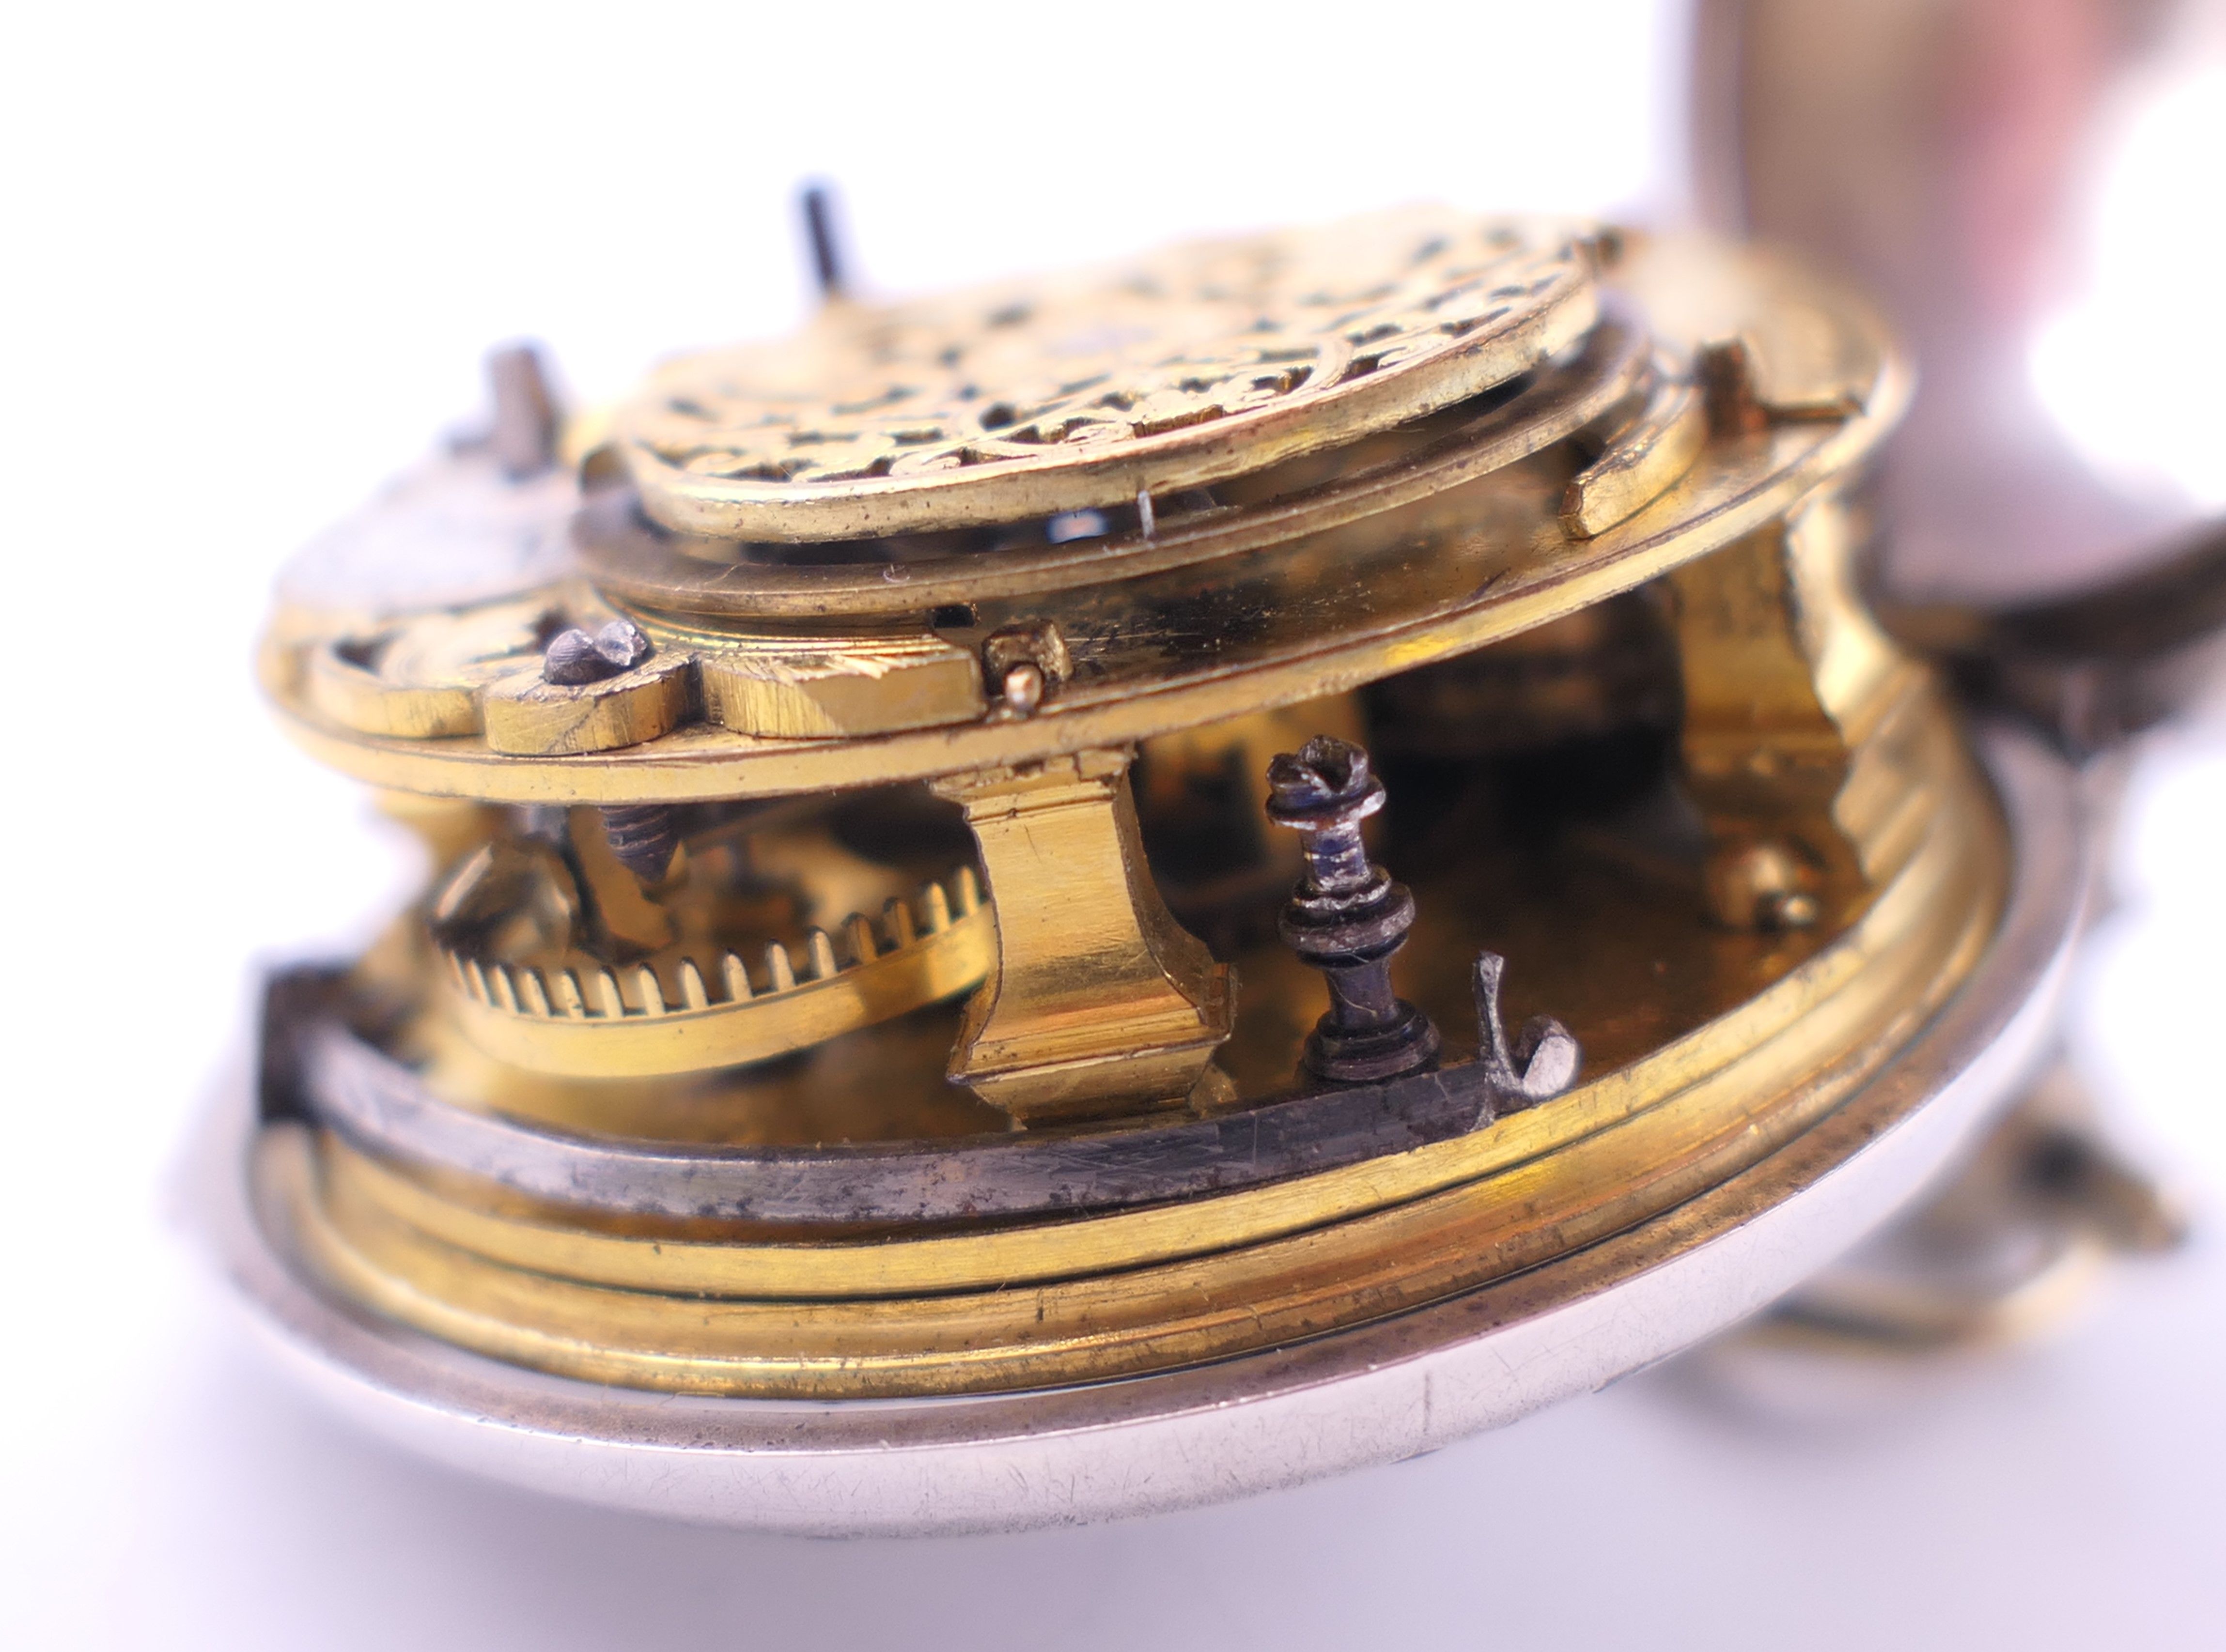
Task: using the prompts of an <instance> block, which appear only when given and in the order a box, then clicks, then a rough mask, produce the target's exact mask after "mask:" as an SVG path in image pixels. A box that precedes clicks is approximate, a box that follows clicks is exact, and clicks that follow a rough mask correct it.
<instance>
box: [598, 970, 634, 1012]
mask: <svg viewBox="0 0 2226 1652" xmlns="http://www.w3.org/2000/svg"><path fill="white" fill-rule="evenodd" d="M595 1003H596V1006H597V1007H599V1008H600V1009H601V1011H602V1013H603V1019H604V1020H611V1021H615V1020H618V1019H619V1018H620V1017H621V1016H623V1015H624V1014H625V1013H626V1001H625V1000H624V999H622V998H620V996H619V978H618V977H617V976H616V975H613V974H612V973H611V972H610V971H609V970H607V969H598V970H596V971H595Z"/></svg>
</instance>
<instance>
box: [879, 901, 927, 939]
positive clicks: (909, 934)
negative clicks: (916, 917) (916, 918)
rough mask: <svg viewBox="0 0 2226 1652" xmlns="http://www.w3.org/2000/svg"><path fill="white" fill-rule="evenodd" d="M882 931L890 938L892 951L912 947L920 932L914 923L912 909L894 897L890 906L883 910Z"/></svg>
mask: <svg viewBox="0 0 2226 1652" xmlns="http://www.w3.org/2000/svg"><path fill="white" fill-rule="evenodd" d="M881 929H882V932H883V933H885V934H886V935H887V937H889V947H890V949H891V950H897V949H899V948H902V947H907V946H910V945H911V944H913V942H914V941H916V940H918V939H919V929H918V928H917V927H916V926H915V925H914V924H913V917H912V907H911V906H910V905H908V904H906V902H905V901H903V900H900V899H898V898H897V897H895V896H894V895H892V896H891V897H890V898H889V904H888V905H886V906H884V907H882V908H881Z"/></svg>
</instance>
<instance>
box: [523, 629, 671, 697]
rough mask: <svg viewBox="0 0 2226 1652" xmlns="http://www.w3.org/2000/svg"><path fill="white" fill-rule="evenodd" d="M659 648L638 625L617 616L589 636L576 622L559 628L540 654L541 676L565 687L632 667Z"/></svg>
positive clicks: (614, 674) (549, 681)
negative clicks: (561, 628) (566, 628)
mask: <svg viewBox="0 0 2226 1652" xmlns="http://www.w3.org/2000/svg"><path fill="white" fill-rule="evenodd" d="M655 651H656V645H654V644H653V643H652V642H651V641H650V640H649V638H648V637H647V635H646V634H645V633H644V632H643V631H642V628H641V627H640V626H637V625H636V624H634V622H633V620H631V619H614V620H612V621H611V622H610V623H609V624H608V625H607V626H604V627H603V628H602V629H601V631H599V632H596V633H595V635H594V636H592V637H590V636H589V635H588V633H587V632H584V631H582V630H581V629H580V627H579V626H571V627H570V628H569V629H568V630H564V631H560V632H557V633H556V635H555V636H554V637H551V638H550V639H549V646H548V647H547V648H546V649H545V650H544V651H543V652H542V655H541V680H542V681H543V682H544V683H558V684H560V685H562V686H563V687H566V688H577V687H579V686H580V685H581V684H582V683H600V682H601V681H602V680H603V679H604V678H605V677H616V676H618V675H619V674H620V672H622V671H631V670H633V668H634V667H635V666H637V665H639V664H641V663H642V662H643V661H644V660H646V659H647V658H649V657H650V655H651V654H652V653H654V652H655Z"/></svg>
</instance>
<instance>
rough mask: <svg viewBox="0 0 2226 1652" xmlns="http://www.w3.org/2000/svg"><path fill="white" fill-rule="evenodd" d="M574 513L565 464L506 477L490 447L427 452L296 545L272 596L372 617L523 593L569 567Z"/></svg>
mask: <svg viewBox="0 0 2226 1652" xmlns="http://www.w3.org/2000/svg"><path fill="white" fill-rule="evenodd" d="M579 508H580V486H579V481H578V479H577V478H576V475H575V474H574V473H573V471H572V469H571V467H569V466H564V465H558V466H556V467H551V468H550V469H546V470H542V471H539V472H537V473H532V474H529V475H525V476H521V477H517V478H513V477H512V475H511V474H510V473H508V472H506V470H505V468H504V467H503V464H502V461H500V460H499V458H498V457H497V455H496V454H495V453H494V451H493V448H491V447H480V448H466V449H464V450H462V451H457V452H448V453H439V454H432V455H431V456H429V457H428V458H426V459H425V460H423V461H421V462H420V463H419V464H417V466H416V467H413V468H412V469H410V470H408V471H405V472H404V473H403V474H401V475H400V476H397V477H396V478H395V479H394V480H392V481H391V482H389V483H388V484H387V485H386V486H385V489H384V490H383V491H382V492H380V493H379V494H378V496H377V497H376V498H374V499H371V500H370V501H369V502H367V503H366V504H365V505H363V506H362V507H361V508H360V509H359V510H358V511H356V512H355V513H354V514H353V516H350V517H347V518H345V519H344V520H342V521H340V522H339V523H336V524H334V525H333V526H332V527H331V528H328V529H327V530H326V531H324V532H323V533H321V534H319V535H318V536H317V537H315V539H312V540H311V541H309V543H307V544H305V545H303V546H302V548H301V550H298V551H296V552H295V553H294V556H293V557H292V558H291V559H290V560H289V562H287V563H286V566H285V567H284V568H283V569H281V570H280V572H279V575H278V587H277V596H278V600H279V602H280V603H281V604H283V605H284V606H285V607H289V608H296V609H301V610H303V611H306V612H309V613H341V614H350V615H353V614H365V615H371V616H378V615H385V614H392V613H408V612H410V611H412V610H416V609H424V608H437V607H448V606H452V605H460V604H463V603H467V602H480V601H485V600H489V599H491V598H493V597H499V596H507V595H509V594H512V592H516V591H525V590H531V589H532V588H535V587H537V586H541V585H546V584H548V583H550V581H554V580H559V579H562V578H563V577H564V576H565V575H567V574H569V572H570V571H571V569H572V543H571V539H570V537H569V526H570V523H571V519H572V513H573V512H574V511H576V510H578V509H579Z"/></svg>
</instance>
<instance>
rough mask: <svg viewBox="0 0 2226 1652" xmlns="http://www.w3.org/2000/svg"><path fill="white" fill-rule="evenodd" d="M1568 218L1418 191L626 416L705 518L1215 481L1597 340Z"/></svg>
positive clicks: (779, 345) (652, 393) (944, 513)
mask: <svg viewBox="0 0 2226 1652" xmlns="http://www.w3.org/2000/svg"><path fill="white" fill-rule="evenodd" d="M1596 311H1597V303H1596V300H1595V296H1594V292H1593V255H1592V251H1591V249H1590V244H1589V243H1588V242H1587V241H1586V240H1585V239H1583V238H1580V237H1579V236H1578V235H1576V234H1574V233H1573V232H1572V226H1569V225H1568V224H1567V223H1566V222H1561V221H1556V220H1543V219H1534V220H1526V219H1478V218H1473V217H1471V216H1468V215H1466V214H1463V213H1454V212H1452V211H1450V210H1448V209H1446V208H1442V207H1415V208H1409V209H1406V210H1403V211H1401V212H1396V213H1383V214H1378V215H1376V216H1372V217H1369V218H1364V219H1351V220H1349V221H1346V222H1344V223H1339V224H1333V225H1328V226H1322V227H1320V228H1317V229H1313V230H1310V231H1296V232H1285V233H1282V234H1274V235H1260V236H1253V237H1249V238H1242V239H1233V240H1221V241H1204V242H1196V243H1192V244H1189V245H1182V246H1178V247H1172V248H1168V249H1167V250H1165V251H1161V252H1159V253H1157V254H1154V255H1151V256H1148V257H1143V258H1141V259H1138V260H1135V261H1133V262H1130V263H1126V264H1116V265H1109V266H1105V267H1103V268H1099V269H1094V270H1085V271H1082V272H1079V273H1077V274H1073V275H1069V276H1060V277H1053V278H1050V279H1046V280H1042V281H1038V282H1034V283H1027V284H1008V285H1004V286H999V287H994V288H988V289H977V290H971V291H967V292H962V293H957V294H954V295H948V296H943V297H937V298H931V299H922V300H919V301H915V302H909V303H905V304H899V305H892V306H888V307H886V308H865V307H859V306H855V305H849V304H841V303H838V304H835V305H830V307H829V308H827V309H826V310H825V311H824V312H823V313H822V314H821V315H820V316H819V317H818V318H817V320H816V321H814V323H813V324H812V325H811V327H807V328H806V329H805V330H804V331H803V332H801V333H799V334H797V335H795V336H793V337H792V338H789V339H785V340H777V341H771V342H766V343H761V344H755V345H746V346H738V347H735V348H733V349H728V350H723V351H718V352H715V353H709V354H705V355H701V356H696V357H692V358H689V359H684V360H682V361H680V362H677V363H675V364H674V365H671V366H670V367H668V368H666V369H665V371H664V372H662V373H660V374H659V375H658V376H657V377H656V378H654V379H652V382H651V385H650V388H649V390H648V391H647V392H646V394H645V395H643V396H642V397H640V398H639V400H637V401H635V402H634V403H632V404H630V405H629V406H627V407H626V408H625V409H623V410H620V413H619V414H618V416H617V417H616V419H615V421H614V426H613V429H614V440H615V442H616V443H617V445H618V448H619V451H620V455H621V456H622V458H623V459H624V461H625V463H626V467H627V469H628V470H629V471H630V472H631V473H632V474H633V480H634V481H635V483H636V485H637V486H639V489H640V491H641V496H642V502H643V505H644V506H645V507H646V510H647V511H648V512H649V514H650V515H651V516H652V518H655V519H656V520H657V521H658V522H659V523H661V524H664V525H665V526H666V527H668V528H671V529H673V530H675V531H679V532H684V533H696V534H709V535H714V536H717V537H726V538H735V539H748V540H765V541H785V542H795V541H805V540H828V539H855V538H867V537H877V536H881V535H885V534H892V533H909V532H920V531H933V530H937V529H944V528H954V527H963V526H968V525H972V524H983V523H992V522H1002V521H1010V520H1014V519H1017V518H1024V517H1030V516H1046V515H1050V514H1053V513H1055V512H1059V511H1073V510H1077V509H1079V508H1084V507H1093V506H1099V505H1116V504H1121V503H1123V502H1126V501H1129V500H1132V499H1135V497H1136V495H1137V494H1138V493H1139V492H1163V491H1177V490H1181V489H1185V488H1190V487H1197V486H1203V485H1205V484H1208V483H1211V482H1214V481H1217V480H1222V479H1224V478H1226V477H1230V476H1235V475H1239V474H1243V473H1246V472H1250V471H1253V470H1257V469H1259V468H1261V467H1262V466H1265V465H1269V464H1273V463H1275V462H1276V461H1280V460H1283V459H1288V458H1290V457H1293V456H1294V455H1296V454H1305V453H1311V452H1315V451H1318V450H1320V449H1321V448H1328V447H1332V446H1335V445H1337V444H1339V443H1341V442H1349V441H1351V440H1352V439H1353V438H1354V437H1356V436H1358V435H1365V434H1367V433H1369V432H1371V431H1375V430H1381V429H1387V428H1389V427H1390V426H1392V425H1395V424H1398V423H1403V422H1404V421H1406V420H1408V419H1411V418H1414V417H1416V416H1420V415H1422V414H1426V413H1429V412H1432V411H1434V410H1437V409H1439V408H1441V407H1447V406H1449V405H1451V404H1452V403H1455V402H1459V401H1461V400H1464V399H1466V397H1471V396H1474V395H1476V394H1478V393H1479V392H1480V391H1485V390H1488V389H1490V388H1491V387H1492V386H1493V385H1495V384H1504V382H1506V381H1507V380H1508V379H1510V378H1514V377H1516V376H1517V374H1519V373H1521V372H1524V371H1525V370H1527V369H1528V368H1530V366H1532V365H1535V364H1536V362H1538V361H1540V360H1541V359H1544V358H1545V357H1547V356H1549V355H1551V354H1554V353H1557V352H1559V351H1560V350H1561V349H1563V348H1564V347H1566V346H1568V345H1569V344H1571V343H1574V341H1575V340H1578V339H1579V338H1580V337H1582V336H1583V334H1585V332H1586V331H1587V329H1588V328H1590V327H1591V326H1592V325H1593V320H1594V318H1595V315H1596Z"/></svg>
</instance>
